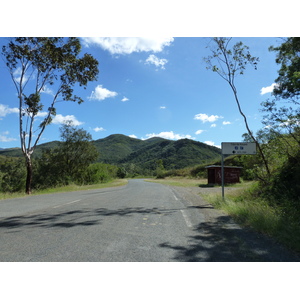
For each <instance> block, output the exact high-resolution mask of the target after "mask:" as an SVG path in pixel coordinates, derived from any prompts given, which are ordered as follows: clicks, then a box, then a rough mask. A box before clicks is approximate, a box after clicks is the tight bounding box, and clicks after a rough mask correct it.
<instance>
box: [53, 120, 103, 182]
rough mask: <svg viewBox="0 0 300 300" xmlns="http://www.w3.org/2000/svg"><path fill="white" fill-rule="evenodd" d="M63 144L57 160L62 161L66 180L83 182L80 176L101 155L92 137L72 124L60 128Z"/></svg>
mask: <svg viewBox="0 0 300 300" xmlns="http://www.w3.org/2000/svg"><path fill="white" fill-rule="evenodd" d="M60 133H61V139H62V141H63V143H62V144H61V145H60V147H59V148H58V155H57V159H58V161H60V164H61V168H62V172H63V173H64V176H63V177H64V178H70V179H71V180H73V181H76V180H77V181H78V182H81V180H80V175H81V174H83V173H84V172H85V171H86V170H87V168H88V166H89V165H90V164H91V163H92V162H94V161H95V160H96V159H97V157H98V156H99V153H98V151H97V148H96V146H94V145H93V144H92V143H91V141H92V136H91V135H90V134H89V133H88V132H87V131H85V130H83V129H77V128H76V127H75V126H74V125H73V124H72V122H67V123H65V124H64V125H62V127H61V128H60Z"/></svg>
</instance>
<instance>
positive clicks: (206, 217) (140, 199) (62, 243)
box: [0, 179, 298, 262]
mask: <svg viewBox="0 0 300 300" xmlns="http://www.w3.org/2000/svg"><path fill="white" fill-rule="evenodd" d="M190 197H191V195H190V194H189V195H188V194H186V193H185V192H184V191H183V189H178V188H175V187H169V186H165V185H161V184H156V183H150V182H145V181H144V180H141V179H139V180H130V181H129V183H128V185H126V186H122V187H116V188H106V189H99V190H88V191H80V192H70V193H59V194H49V195H42V196H30V197H25V198H18V199H9V200H2V201H0V261H2V262H4V261H15V262H21V261H26V262H31V261H40V262H42V261H47V262H53V261H59V262H89V261H92V262H123V261H124V262H131V261H134V262H168V261H295V260H297V259H298V258H297V257H295V256H293V254H291V253H289V252H286V251H284V250H282V249H281V248H278V249H277V248H270V245H271V244H270V243H269V241H266V242H265V243H264V240H263V241H262V239H261V238H260V237H257V235H255V234H251V233H249V232H246V231H244V230H243V229H241V228H240V227H239V226H238V225H236V224H235V223H234V222H232V220H231V219H230V218H229V217H228V216H226V215H224V214H218V213H217V214H216V213H215V214H214V215H212V214H211V212H213V211H214V212H215V211H216V210H215V209H213V207H211V206H209V205H208V204H206V203H205V202H203V203H202V204H201V205H193V203H192V202H191V201H190V200H189V199H190ZM274 247H277V246H276V245H275V246H274ZM272 249H275V250H274V251H273V250H272Z"/></svg>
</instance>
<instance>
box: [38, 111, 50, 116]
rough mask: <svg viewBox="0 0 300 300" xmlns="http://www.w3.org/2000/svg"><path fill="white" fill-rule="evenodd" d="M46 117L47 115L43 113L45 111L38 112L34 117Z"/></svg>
mask: <svg viewBox="0 0 300 300" xmlns="http://www.w3.org/2000/svg"><path fill="white" fill-rule="evenodd" d="M47 115H48V113H47V112H45V111H40V112H38V113H37V115H36V116H37V117H40V118H45V117H46V116H47Z"/></svg>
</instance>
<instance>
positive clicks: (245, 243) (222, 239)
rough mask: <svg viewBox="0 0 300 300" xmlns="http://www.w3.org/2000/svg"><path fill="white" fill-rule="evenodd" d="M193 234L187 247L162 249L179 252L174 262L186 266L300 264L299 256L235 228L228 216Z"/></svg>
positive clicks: (201, 224) (247, 231)
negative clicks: (199, 264)
mask: <svg viewBox="0 0 300 300" xmlns="http://www.w3.org/2000/svg"><path fill="white" fill-rule="evenodd" d="M230 224H231V226H230ZM228 225H229V226H228ZM194 233H195V235H193V236H190V237H189V239H190V243H189V246H188V247H182V246H181V245H172V244H170V243H162V244H160V247H163V248H169V249H173V250H176V255H175V257H174V258H175V259H176V260H177V261H185V262H195V261H206V262H251V261H257V262H259V261H274V262H275V261H276V262H280V261H285V262H288V261H300V258H299V257H297V255H296V254H293V253H291V252H289V251H287V250H286V249H284V248H283V247H281V246H279V245H278V244H277V243H275V242H274V241H273V240H271V239H269V238H267V237H265V236H262V235H261V234H258V233H255V232H252V231H251V230H248V229H242V228H239V226H236V225H234V224H233V223H232V221H231V218H230V217H229V216H220V217H218V218H217V219H216V220H215V221H214V222H203V223H200V224H198V226H197V227H196V228H195V229H194Z"/></svg>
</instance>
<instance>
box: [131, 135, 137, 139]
mask: <svg viewBox="0 0 300 300" xmlns="http://www.w3.org/2000/svg"><path fill="white" fill-rule="evenodd" d="M129 137H131V138H133V139H137V136H136V135H134V134H131V135H129Z"/></svg>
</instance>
